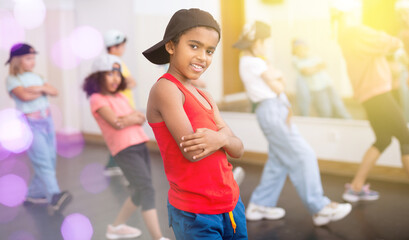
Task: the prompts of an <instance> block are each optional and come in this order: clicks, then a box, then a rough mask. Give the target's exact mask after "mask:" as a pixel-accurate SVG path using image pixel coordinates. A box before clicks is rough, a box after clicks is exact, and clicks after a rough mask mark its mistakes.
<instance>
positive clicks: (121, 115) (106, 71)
mask: <svg viewBox="0 0 409 240" xmlns="http://www.w3.org/2000/svg"><path fill="white" fill-rule="evenodd" d="M120 62H121V60H120V59H119V58H118V57H115V56H114V55H103V56H101V57H100V58H98V59H97V60H96V61H95V62H94V64H93V71H92V72H93V73H92V74H91V75H90V76H88V77H87V78H86V79H85V82H84V85H83V89H84V91H85V92H86V94H87V96H88V97H90V104H91V111H92V115H93V116H94V118H95V120H96V121H97V123H98V125H99V127H100V128H101V131H102V134H103V136H104V139H105V142H106V144H107V146H108V148H109V151H110V152H111V154H112V156H113V157H114V160H115V161H116V163H117V164H118V166H119V167H120V168H121V170H122V171H123V173H124V175H125V178H126V179H127V180H128V181H129V183H130V186H131V189H132V190H133V191H132V192H133V194H132V196H131V197H128V198H127V199H126V201H125V203H124V204H123V206H122V208H121V210H120V211H119V214H118V216H117V217H116V219H115V221H114V223H113V224H112V225H111V224H110V225H108V228H107V232H106V237H107V238H108V239H118V238H135V237H138V236H140V235H141V234H142V233H141V231H140V230H139V229H137V228H133V227H130V226H128V225H126V224H125V223H126V221H127V220H128V219H129V217H130V216H131V214H132V213H133V212H135V211H136V209H137V208H138V207H139V206H142V216H143V219H144V221H145V224H146V226H147V227H148V229H149V232H150V234H151V236H152V239H155V240H156V239H162V240H165V239H166V238H163V237H162V233H161V231H160V228H159V221H158V216H157V212H156V208H155V192H154V189H153V186H152V178H151V167H150V159H149V153H148V149H147V147H146V144H145V142H146V141H148V140H149V138H148V137H147V136H146V134H145V133H144V131H143V129H142V124H143V123H144V122H145V116H144V114H143V113H141V112H138V111H135V110H134V109H133V108H132V107H131V106H130V104H129V102H128V100H127V98H126V97H125V96H124V95H122V94H121V93H119V91H121V90H123V89H125V88H126V83H125V79H124V77H123V75H122V73H121V63H120Z"/></svg>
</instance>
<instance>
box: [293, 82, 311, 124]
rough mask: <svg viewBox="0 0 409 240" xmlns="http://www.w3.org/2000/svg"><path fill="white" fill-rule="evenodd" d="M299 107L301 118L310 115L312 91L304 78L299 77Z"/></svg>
mask: <svg viewBox="0 0 409 240" xmlns="http://www.w3.org/2000/svg"><path fill="white" fill-rule="evenodd" d="M296 81H297V82H296V83H297V85H296V87H297V106H298V111H299V114H300V115H301V116H309V115H310V103H311V96H310V90H309V89H308V85H307V83H306V81H305V79H304V78H302V77H297V80H296Z"/></svg>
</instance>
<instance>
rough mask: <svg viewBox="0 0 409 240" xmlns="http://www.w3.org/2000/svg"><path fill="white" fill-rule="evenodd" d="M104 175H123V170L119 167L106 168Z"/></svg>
mask: <svg viewBox="0 0 409 240" xmlns="http://www.w3.org/2000/svg"><path fill="white" fill-rule="evenodd" d="M104 175H105V176H107V177H112V176H120V175H123V173H122V170H121V169H120V168H119V167H118V166H115V167H105V170H104Z"/></svg>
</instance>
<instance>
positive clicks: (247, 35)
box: [233, 21, 271, 50]
mask: <svg viewBox="0 0 409 240" xmlns="http://www.w3.org/2000/svg"><path fill="white" fill-rule="evenodd" d="M270 35H271V30H270V26H269V25H268V24H267V23H264V22H261V21H255V22H254V23H253V24H246V25H245V26H244V27H243V31H242V32H241V35H240V38H239V40H238V41H237V42H236V43H235V44H234V45H233V47H234V48H238V49H241V50H246V49H249V48H250V47H251V45H252V44H253V43H254V41H256V40H257V39H265V38H268V37H270Z"/></svg>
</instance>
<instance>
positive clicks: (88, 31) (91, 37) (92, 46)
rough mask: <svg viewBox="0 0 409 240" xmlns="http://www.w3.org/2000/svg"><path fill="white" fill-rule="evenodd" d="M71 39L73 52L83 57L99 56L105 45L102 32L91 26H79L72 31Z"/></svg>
mask: <svg viewBox="0 0 409 240" xmlns="http://www.w3.org/2000/svg"><path fill="white" fill-rule="evenodd" d="M69 39H70V40H69V41H70V46H71V49H72V51H73V53H74V54H75V55H76V56H77V57H79V58H82V59H91V58H94V57H96V56H98V55H99V54H100V53H101V51H102V49H103V47H104V41H103V38H102V35H101V33H100V32H99V31H98V30H96V29H95V28H93V27H90V26H80V27H77V28H76V29H74V31H72V32H71V34H70V37H69Z"/></svg>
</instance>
